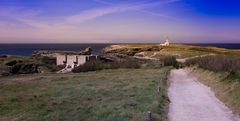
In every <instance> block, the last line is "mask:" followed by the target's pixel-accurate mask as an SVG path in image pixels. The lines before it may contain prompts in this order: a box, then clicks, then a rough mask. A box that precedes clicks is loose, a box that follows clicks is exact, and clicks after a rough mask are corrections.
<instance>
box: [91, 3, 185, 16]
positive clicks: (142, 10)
mask: <svg viewBox="0 0 240 121" xmlns="http://www.w3.org/2000/svg"><path fill="white" fill-rule="evenodd" d="M93 1H95V2H98V3H101V4H105V5H114V3H111V2H107V1H104V0H93ZM179 1H181V0H162V1H158V2H155V3H154V4H155V5H163V4H170V3H175V2H179ZM145 5H148V4H145ZM149 5H151V3H150V4H149ZM149 7H150V6H149ZM137 11H139V12H143V13H147V14H150V15H152V16H159V17H165V18H170V19H175V18H173V17H169V16H167V15H164V14H161V13H156V12H152V11H147V10H144V9H141V8H140V9H137Z"/></svg>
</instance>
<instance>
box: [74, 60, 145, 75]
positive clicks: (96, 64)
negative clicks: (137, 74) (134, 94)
mask: <svg viewBox="0 0 240 121" xmlns="http://www.w3.org/2000/svg"><path fill="white" fill-rule="evenodd" d="M140 67H141V63H140V62H139V61H120V62H118V61H116V62H104V61H101V60H95V61H89V62H86V63H85V64H83V65H80V66H78V67H76V68H74V69H73V70H72V72H74V73H78V72H88V71H97V70H103V69H119V68H140Z"/></svg>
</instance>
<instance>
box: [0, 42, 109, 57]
mask: <svg viewBox="0 0 240 121" xmlns="http://www.w3.org/2000/svg"><path fill="white" fill-rule="evenodd" d="M109 45H110V44H0V55H21V56H31V55H32V52H33V51H36V50H60V51H81V50H84V49H85V48H87V47H91V48H92V50H93V51H92V53H93V54H98V53H99V52H100V51H101V50H102V49H103V48H105V47H106V46H109Z"/></svg>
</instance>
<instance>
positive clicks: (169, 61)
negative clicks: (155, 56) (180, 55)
mask: <svg viewBox="0 0 240 121" xmlns="http://www.w3.org/2000/svg"><path fill="white" fill-rule="evenodd" d="M160 61H162V62H163V64H164V66H174V67H178V63H177V60H176V57H174V56H165V57H163V58H161V59H160Z"/></svg>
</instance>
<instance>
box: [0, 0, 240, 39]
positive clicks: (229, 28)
mask: <svg viewBox="0 0 240 121" xmlns="http://www.w3.org/2000/svg"><path fill="white" fill-rule="evenodd" d="M166 36H168V37H170V38H171V41H173V42H177V43H181V42H185V43H206V42H208V43H218V42H221V43H222V42H227V43H236V42H240V39H239V38H240V1H239V2H238V1H237V0H1V1H0V43H105V42H117V43H119V42H128V43H133V42H136V43H138V42H145V43H150V42H161V41H163V40H164V38H165V37H166Z"/></svg>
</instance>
